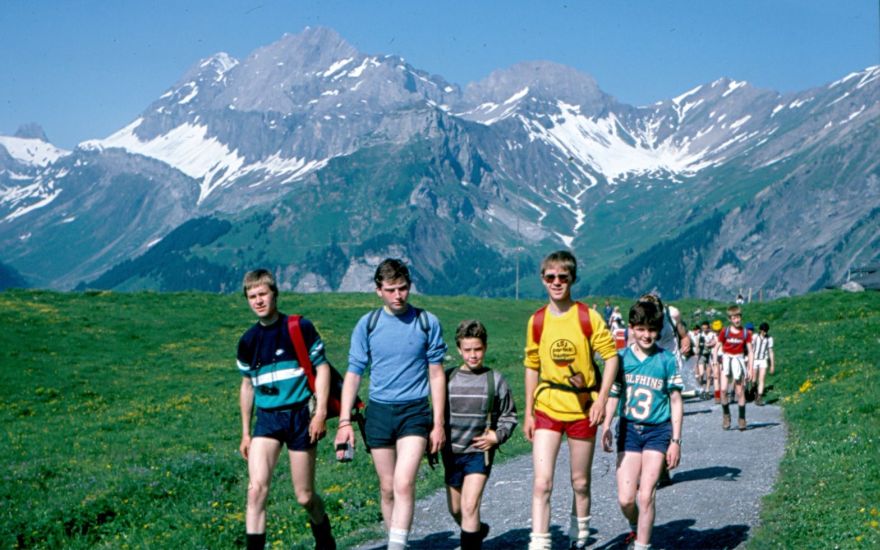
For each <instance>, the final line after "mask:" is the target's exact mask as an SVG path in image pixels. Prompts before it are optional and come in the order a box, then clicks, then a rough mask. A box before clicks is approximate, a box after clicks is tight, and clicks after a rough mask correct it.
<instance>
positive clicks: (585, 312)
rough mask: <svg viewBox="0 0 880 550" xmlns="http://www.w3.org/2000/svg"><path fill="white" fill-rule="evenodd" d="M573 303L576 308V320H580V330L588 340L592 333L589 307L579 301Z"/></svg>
mask: <svg viewBox="0 0 880 550" xmlns="http://www.w3.org/2000/svg"><path fill="white" fill-rule="evenodd" d="M575 305H577V308H578V321H580V322H581V332H583V333H584V338H586V339H587V341H589V340H590V337H591V336H592V335H593V323H591V322H590V308H589V307H588V306H587V304H584V303H581V302H575Z"/></svg>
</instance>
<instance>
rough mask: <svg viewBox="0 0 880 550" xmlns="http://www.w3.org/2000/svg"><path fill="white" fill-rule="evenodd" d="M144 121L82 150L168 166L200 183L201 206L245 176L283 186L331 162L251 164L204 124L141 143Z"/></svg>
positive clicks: (297, 160) (273, 158)
mask: <svg viewBox="0 0 880 550" xmlns="http://www.w3.org/2000/svg"><path fill="white" fill-rule="evenodd" d="M142 122H143V119H141V118H139V119H137V120H135V121H134V122H132V123H131V124H129V125H128V126H126V127H125V128H123V129H122V130H120V131H119V132H116V133H115V134H113V135H111V136H110V137H108V138H106V139H103V140H92V141H87V142H83V143H82V144H80V147H81V148H83V149H110V148H121V149H125V150H126V151H128V152H130V153H134V154H138V155H143V156H146V157H150V158H154V159H157V160H160V161H162V162H164V163H166V164H169V165H170V166H172V167H174V168H176V169H178V170H180V171H181V172H183V173H184V174H186V175H187V176H189V177H191V178H193V179H196V180H200V181H201V185H200V192H199V203H201V202H202V201H203V200H205V198H207V197H208V195H210V194H211V192H212V191H214V190H215V189H217V188H218V187H221V186H226V185H230V184H232V183H233V182H234V181H235V180H236V179H238V178H239V177H241V176H244V175H246V174H252V173H254V172H262V173H264V174H266V175H267V176H273V175H274V176H284V177H285V179H284V181H283V183H287V182H290V181H295V180H296V179H299V178H301V177H303V176H304V175H305V174H307V173H309V172H311V171H313V170H318V169H320V168H323V167H324V166H325V165H326V163H327V160H328V159H323V160H307V159H303V158H285V157H282V156H281V154H280V152H277V153H274V154H273V155H271V156H269V157H267V158H265V159H261V160H258V161H255V162H249V163H248V162H247V160H246V159H245V157H243V156H242V155H241V154H239V152H238V149H232V150H230V148H229V146H228V145H226V144H225V143H222V142H220V141H219V140H218V139H217V138H216V137H208V127H207V126H205V125H197V124H192V123H189V122H187V123H184V124H181V125H180V126H178V127H176V128H174V129H173V130H171V131H169V132H167V133H165V134H162V135H160V136H157V137H156V138H154V139H152V140H149V141H141V139H140V138H138V136H137V135H136V134H135V130H136V129H137V128H138V126H140V125H141V123H142Z"/></svg>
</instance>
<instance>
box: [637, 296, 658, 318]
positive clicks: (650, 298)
mask: <svg viewBox="0 0 880 550" xmlns="http://www.w3.org/2000/svg"><path fill="white" fill-rule="evenodd" d="M639 302H650V303H652V304H656V305H657V306H658V307H659V308H660V312H661V313H662V312H663V300H661V299H660V296H659V295H658V294H655V293H654V292H649V293H648V294H642V297H641V298H639Z"/></svg>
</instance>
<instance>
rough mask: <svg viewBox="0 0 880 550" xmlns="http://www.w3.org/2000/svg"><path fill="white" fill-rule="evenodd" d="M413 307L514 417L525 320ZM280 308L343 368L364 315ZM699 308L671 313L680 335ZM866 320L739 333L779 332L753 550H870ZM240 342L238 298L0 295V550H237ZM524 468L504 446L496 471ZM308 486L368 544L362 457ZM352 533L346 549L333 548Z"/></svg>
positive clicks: (448, 304) (371, 509)
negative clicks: (495, 388) (483, 334)
mask: <svg viewBox="0 0 880 550" xmlns="http://www.w3.org/2000/svg"><path fill="white" fill-rule="evenodd" d="M590 301H591V302H592V300H590ZM413 302H414V303H415V304H416V305H419V306H423V307H427V308H429V309H431V310H432V311H433V312H435V313H436V314H438V316H439V317H440V319H441V321H442V322H443V324H444V327H445V329H446V333H447V335H449V334H450V333H451V332H452V331H453V330H454V326H455V324H456V323H457V322H458V321H459V320H461V319H464V318H467V317H476V318H479V319H481V320H483V322H484V323H486V325H487V327H488V329H489V334H490V340H489V360H488V362H489V364H490V366H492V367H493V368H497V369H500V370H501V371H502V372H504V373H505V375H506V376H507V377H508V379H509V380H510V381H511V385H512V386H513V390H514V392H515V395H516V396H517V398H518V403H519V404H520V407H522V398H521V396H522V391H523V386H522V368H521V367H520V357H521V353H522V345H523V342H522V340H523V331H524V324H525V320H526V318H527V316H528V315H529V313H531V311H533V310H534V309H535V307H537V305H538V304H537V302H513V301H509V300H491V299H473V298H465V297H451V298H431V297H421V296H419V297H415V298H414V300H413ZM280 305H281V308H282V310H284V311H297V312H300V313H303V314H304V315H306V316H308V317H310V318H311V319H313V320H314V321H315V323H316V325H317V326H318V329H319V330H320V332H321V334H322V335H323V337H324V339H325V340H326V342H327V346H328V352H329V357H330V360H331V361H332V362H333V363H334V364H336V365H337V366H338V367H340V368H344V365H345V363H346V356H347V348H348V338H349V332H350V330H351V328H352V327H353V326H354V323H355V321H356V320H357V318H358V317H359V316H360V315H362V314H363V313H365V312H366V311H368V310H369V309H370V308H373V307H376V306H377V299H376V298H375V296H370V295H338V294H337V295H310V296H301V295H283V296H282V298H281V301H280ZM705 305H706V304H705V303H704V302H682V303H681V304H680V306H681V307H682V309H683V310H684V311H685V312H686V314H688V318H690V315H689V312H691V311H692V310H693V309H695V308H697V307H699V308H701V309H705ZM715 306H716V307H718V304H715ZM878 312H880V295H878V294H877V293H871V294H861V295H849V294H844V293H836V292H834V293H820V294H814V295H810V296H806V297H801V298H796V299H786V300H779V301H775V302H771V303H767V304H759V305H753V306H748V307H747V309H746V317H747V320H751V321H753V322H755V323H758V322H760V321H763V320H767V321H768V322H770V324H771V326H772V327H773V330H772V332H773V334H774V336H776V338H777V357H778V360H779V365H780V372H779V373H778V374H777V375H776V377H775V378H774V379H773V380H772V381H771V384H773V386H774V389H773V391H772V392H771V394H770V398H771V399H773V398H778V399H780V402H781V403H782V405H783V406H784V407H785V412H786V417H787V419H788V421H789V424H790V442H789V445H788V448H787V451H786V456H785V459H784V460H783V464H782V470H781V478H780V480H779V481H778V483H777V485H776V487H775V488H774V493H773V494H772V495H771V496H770V497H768V499H767V500H766V502H765V506H764V512H763V516H762V517H763V521H764V527H763V529H761V530H759V531H758V532H757V533H755V535H754V541H753V546H755V547H758V548H765V547H802V546H807V545H810V546H814V547H823V548H824V547H833V546H836V545H839V546H840V547H869V546H876V545H877V544H880V536H878V529H877V525H878V524H877V521H878V517H877V513H878V512H877V509H878V508H880V467H878V465H877V460H876V459H877V456H880V453H878V451H880V422H878V421H877V414H878V412H880V411H878V403H880V392H878V390H877V386H876V384H874V383H873V382H874V380H873V379H872V375H873V374H874V373H875V371H876V364H877V361H876V357H878V356H880V340H878V337H877V329H878V328H880V313H878ZM251 322H252V319H251V316H250V314H249V312H248V310H247V307H246V305H245V303H244V300H243V299H242V298H241V297H240V296H223V295H210V294H202V293H179V294H157V293H132V294H119V293H94V292H92V293H70V294H59V293H50V292H39V291H7V292H3V293H0V349H3V350H4V353H3V356H2V368H0V421H2V424H3V426H4V429H5V434H4V437H3V439H2V441H3V443H2V451H3V453H2V458H0V467H2V471H3V483H2V486H0V503H2V505H0V547H3V548H17V547H18V548H23V547H35V548H59V547H66V548H169V547H178V548H232V547H239V546H241V545H243V539H244V537H243V532H244V528H243V525H244V506H245V491H246V486H247V472H246V465H245V463H244V461H242V460H241V458H240V457H239V455H238V451H237V447H238V441H239V437H240V433H239V421H238V405H237V394H238V384H239V375H238V373H237V371H236V369H235V366H234V364H233V355H234V349H235V343H236V341H237V339H238V337H239V335H240V334H241V333H242V332H243V331H244V330H245V329H246V328H247V327H248V326H249V324H250V323H251ZM452 353H453V354H454V351H453V352H452ZM361 394H362V396H363V395H365V391H364V390H362V392H361ZM334 427H335V426H334ZM527 449H528V447H527V445H526V443H525V441H524V440H523V438H522V436H521V434H520V432H517V435H516V436H515V437H514V438H512V441H511V442H510V443H509V444H508V445H506V446H505V448H504V452H503V453H502V454H501V455H500V456H501V457H502V459H503V458H505V457H511V456H514V455H516V454H518V453H522V452H526V451H527ZM756 458H758V457H756ZM279 464H280V466H279V471H278V472H277V473H276V478H275V483H274V488H273V491H272V494H271V496H270V505H269V534H270V537H269V540H270V542H271V543H272V545H273V547H275V546H277V547H284V548H287V547H290V545H291V544H297V543H305V542H306V541H308V540H310V536H309V535H308V528H307V527H306V517H305V514H304V513H302V512H301V511H300V510H299V509H298V507H297V506H296V502H295V499H294V496H293V491H292V490H291V489H290V475H289V466H288V465H287V463H286V461H284V460H282V461H280V462H279ZM422 477H423V479H422V480H421V481H420V482H419V489H420V493H422V494H424V493H427V492H429V491H431V490H432V489H433V488H436V487H439V486H440V485H441V483H442V479H441V475H440V471H439V470H438V471H433V472H432V471H430V470H429V469H428V468H427V467H424V468H423V472H422ZM317 486H318V488H319V490H320V491H321V492H322V493H323V494H324V495H325V498H326V501H327V503H328V508H329V510H330V513H331V517H332V519H333V521H334V523H335V524H336V531H337V533H339V534H340V535H341V536H340V537H339V538H340V547H342V548H344V547H348V546H350V545H351V544H352V543H353V542H355V540H357V539H362V538H363V537H365V536H367V535H368V534H369V533H365V532H364V531H363V529H364V528H367V529H368V531H369V529H373V532H374V533H375V529H376V527H377V526H378V520H379V517H380V515H379V508H378V504H377V502H376V501H377V496H378V492H377V489H376V485H375V475H374V473H373V470H372V465H371V464H370V463H369V461H368V460H367V459H366V458H365V456H364V455H363V453H362V452H360V453H359V456H357V457H356V459H355V462H354V463H352V464H337V463H336V462H335V459H334V458H333V456H332V450H331V444H330V442H329V441H326V440H325V441H323V442H322V443H321V445H320V446H319V459H318V480H317ZM526 504H527V503H524V505H526ZM442 513H445V511H442ZM355 530H361V531H360V533H359V534H358V535H356V537H357V539H356V538H355V537H353V536H348V535H346V533H348V532H351V531H355Z"/></svg>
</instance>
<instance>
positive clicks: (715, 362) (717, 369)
mask: <svg viewBox="0 0 880 550" xmlns="http://www.w3.org/2000/svg"><path fill="white" fill-rule="evenodd" d="M723 328H724V323H722V322H721V319H715V320H714V321H712V325H711V329H712V332H714V333H715V344H716V345H715V346H713V348H712V356H711V358H710V365H711V366H712V385H713V388H714V390H715V404H716V405H719V404H721V351H720V349H719V348H718V346H717V344H718V335H719V334H720V333H721V329H723Z"/></svg>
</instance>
